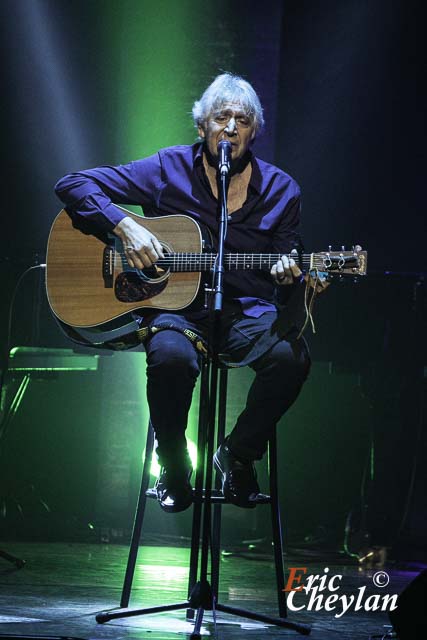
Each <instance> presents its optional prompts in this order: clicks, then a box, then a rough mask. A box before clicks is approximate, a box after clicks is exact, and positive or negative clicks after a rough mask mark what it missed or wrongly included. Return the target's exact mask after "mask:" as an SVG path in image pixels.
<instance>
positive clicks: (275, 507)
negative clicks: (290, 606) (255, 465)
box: [268, 433, 287, 618]
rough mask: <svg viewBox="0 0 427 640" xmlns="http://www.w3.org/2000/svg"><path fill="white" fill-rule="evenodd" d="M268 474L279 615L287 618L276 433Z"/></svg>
mask: <svg viewBox="0 0 427 640" xmlns="http://www.w3.org/2000/svg"><path fill="white" fill-rule="evenodd" d="M268 475H269V481H270V499H271V501H270V509H271V526H272V532H273V547H274V563H275V566H276V584H277V599H278V605H279V616H280V617H281V618H286V616H287V608H286V599H285V595H284V592H283V588H284V586H285V573H284V568H283V537H282V525H281V521H280V506H279V494H278V490H277V438H276V433H274V435H272V436H271V438H270V440H269V441H268Z"/></svg>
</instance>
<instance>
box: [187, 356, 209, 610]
mask: <svg viewBox="0 0 427 640" xmlns="http://www.w3.org/2000/svg"><path fill="white" fill-rule="evenodd" d="M208 397H209V362H207V361H204V362H203V364H202V369H201V375H200V400H199V431H198V436H197V470H196V479H195V484H194V506H193V522H192V527H191V551H190V571H189V574H188V597H190V594H191V592H192V590H193V587H194V585H195V584H196V582H197V572H198V569H199V546H200V530H201V522H202V504H203V497H202V495H203V480H204V475H205V459H204V455H205V448H206V433H205V431H204V429H203V428H200V425H205V424H206V421H207V409H208ZM187 617H189V616H188V614H187Z"/></svg>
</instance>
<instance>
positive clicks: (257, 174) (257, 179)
mask: <svg viewBox="0 0 427 640" xmlns="http://www.w3.org/2000/svg"><path fill="white" fill-rule="evenodd" d="M203 149H204V142H198V143H196V145H195V154H194V160H193V166H194V167H197V166H200V165H202V166H203ZM248 153H249V154H250V161H251V163H252V174H251V179H250V181H249V186H250V187H251V188H252V189H255V191H257V192H258V193H261V186H262V175H261V169H260V168H259V164H258V160H257V158H256V157H255V156H254V154H253V153H252V151H250V150H249V151H248Z"/></svg>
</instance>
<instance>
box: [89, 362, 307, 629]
mask: <svg viewBox="0 0 427 640" xmlns="http://www.w3.org/2000/svg"><path fill="white" fill-rule="evenodd" d="M227 380H228V369H227V367H226V366H221V367H220V371H219V396H218V404H219V410H218V414H217V417H216V418H217V419H216V423H217V446H219V444H220V443H221V442H222V441H223V440H224V436H225V422H226V400H227ZM208 394H209V381H208V364H207V363H206V362H204V363H203V364H202V371H201V384H200V406H199V430H198V442H197V450H198V452H199V463H198V467H197V471H196V479H195V487H194V489H193V494H194V504H193V521H192V535H191V552H190V568H189V579H188V600H187V601H185V602H179V603H175V604H170V605H164V606H156V607H151V608H145V609H128V608H127V607H128V605H129V599H130V594H131V589H132V581H133V577H134V573H135V565H136V560H137V555H138V549H139V545H140V542H141V532H142V526H143V521H144V514H145V506H146V501H147V497H149V498H156V492H155V490H154V489H148V483H149V479H150V467H151V461H152V454H153V449H154V430H153V427H152V425H151V422H150V423H149V426H148V432H147V441H146V447H145V459H144V465H143V470H142V478H141V488H140V492H139V497H138V502H137V507H136V513H135V521H134V526H133V532H132V539H131V543H130V548H129V556H128V561H127V566H126V572H125V577H124V582H123V589H122V594H121V599H120V610H116V611H109V612H103V613H100V614H98V615H97V616H96V620H97V622H100V623H104V622H108V621H109V620H113V619H116V618H124V617H131V616H137V615H144V614H150V613H159V612H164V611H172V610H177V609H187V619H189V620H190V619H193V618H194V609H196V608H197V606H196V605H194V606H193V602H192V594H193V590H194V588H195V586H196V584H197V574H198V569H199V549H200V532H201V524H202V506H203V503H204V502H205V500H206V497H208V499H209V501H210V502H211V504H213V508H214V513H213V520H212V545H211V591H210V592H209V596H212V598H213V601H214V602H215V603H217V604H215V609H216V610H217V611H222V612H224V613H230V614H233V615H240V616H242V617H245V618H249V619H253V620H258V621H261V622H266V623H270V624H274V625H278V626H283V627H286V628H288V629H292V630H294V631H297V632H299V633H301V634H303V635H309V633H310V631H311V628H310V627H309V626H307V625H303V624H298V623H293V622H291V621H289V620H286V616H287V608H286V599H285V594H284V592H283V587H284V568H283V542H282V530H281V521H280V508H279V500H278V491H277V446H276V435H275V434H274V436H273V437H272V438H270V440H269V443H268V466H269V484H270V495H269V496H266V495H263V494H259V496H258V500H257V502H258V503H259V504H265V503H268V504H270V509H271V523H272V542H273V550H274V559H275V569H276V586H277V601H278V613H279V618H275V617H272V616H268V615H263V614H259V613H256V612H250V611H247V610H245V609H239V608H237V607H231V606H228V605H224V604H222V603H221V604H220V603H218V590H219V578H220V531H221V508H222V505H223V504H224V503H226V502H227V501H226V500H225V498H224V496H223V495H222V492H221V491H220V487H221V481H220V477H219V474H217V476H216V483H215V489H214V490H210V489H209V491H208V492H207V494H208V496H206V493H205V489H204V487H203V479H204V477H205V476H204V471H205V464H206V460H205V456H206V444H207V443H206V432H205V430H204V429H203V428H201V425H204V424H205V420H206V412H207V410H208V400H207V398H208ZM208 468H209V467H208ZM202 562H203V556H202ZM204 602H205V604H204V605H203V607H204V609H210V608H212V607H210V606H209V603H208V602H206V598H205V599H204ZM205 605H206V606H205ZM191 637H194V638H198V637H200V636H199V634H193V635H192V636H191Z"/></svg>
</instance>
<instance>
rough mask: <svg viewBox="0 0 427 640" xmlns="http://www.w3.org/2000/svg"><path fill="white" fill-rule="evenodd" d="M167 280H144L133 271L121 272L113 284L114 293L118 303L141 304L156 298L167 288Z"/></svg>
mask: <svg viewBox="0 0 427 640" xmlns="http://www.w3.org/2000/svg"><path fill="white" fill-rule="evenodd" d="M167 283H168V279H165V280H162V281H161V282H155V281H153V280H145V279H143V278H141V277H140V276H139V275H138V274H137V273H136V272H134V271H123V272H122V273H120V274H119V275H118V276H117V278H116V281H115V283H114V293H115V295H116V298H117V300H120V302H142V301H143V300H148V299H149V298H153V297H154V296H158V295H159V293H161V292H162V291H163V290H164V289H165V287H166V286H167Z"/></svg>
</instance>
